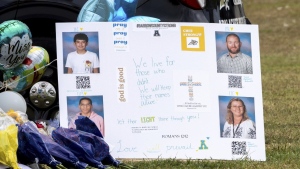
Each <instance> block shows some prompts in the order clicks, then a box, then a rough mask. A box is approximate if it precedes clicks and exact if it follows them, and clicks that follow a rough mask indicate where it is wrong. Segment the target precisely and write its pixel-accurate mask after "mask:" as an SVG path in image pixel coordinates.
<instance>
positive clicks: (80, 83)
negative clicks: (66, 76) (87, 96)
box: [76, 76, 91, 89]
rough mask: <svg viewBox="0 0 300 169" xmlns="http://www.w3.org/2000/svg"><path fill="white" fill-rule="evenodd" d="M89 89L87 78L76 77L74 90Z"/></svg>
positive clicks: (88, 78)
mask: <svg viewBox="0 0 300 169" xmlns="http://www.w3.org/2000/svg"><path fill="white" fill-rule="evenodd" d="M89 88H91V83H90V77H89V76H76V89H89Z"/></svg>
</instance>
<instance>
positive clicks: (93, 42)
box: [62, 32, 100, 74]
mask: <svg viewBox="0 0 300 169" xmlns="http://www.w3.org/2000/svg"><path fill="white" fill-rule="evenodd" d="M62 38H63V65H64V73H65V74H88V73H100V61H99V60H100V59H99V58H100V57H99V56H100V55H99V38H98V32H63V33H62Z"/></svg>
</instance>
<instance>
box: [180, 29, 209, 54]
mask: <svg viewBox="0 0 300 169" xmlns="http://www.w3.org/2000/svg"><path fill="white" fill-rule="evenodd" d="M204 39H205V38H204V27H200V26H182V27H181V49H182V50H184V51H205V41H204Z"/></svg>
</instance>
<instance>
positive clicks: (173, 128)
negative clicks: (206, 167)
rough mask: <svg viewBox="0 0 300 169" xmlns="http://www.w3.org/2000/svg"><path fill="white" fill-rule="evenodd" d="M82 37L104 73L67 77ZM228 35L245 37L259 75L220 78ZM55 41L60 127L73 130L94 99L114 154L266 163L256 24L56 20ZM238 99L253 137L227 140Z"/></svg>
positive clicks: (246, 51) (245, 49)
mask: <svg viewBox="0 0 300 169" xmlns="http://www.w3.org/2000/svg"><path fill="white" fill-rule="evenodd" d="M79 32H82V33H86V34H88V36H89V38H90V39H89V44H88V47H89V48H87V50H89V51H94V52H95V53H96V54H97V55H98V56H99V62H100V73H91V74H85V73H83V74H67V72H66V68H65V62H66V57H67V54H68V52H71V51H74V50H75V48H74V44H73V36H74V34H76V33H79ZM229 33H234V34H236V35H238V36H239V37H240V41H241V42H242V45H241V52H243V53H244V54H247V55H249V56H250V58H251V59H252V63H251V64H252V70H253V73H250V74H243V73H242V74H240V73H236V74H234V73H217V59H219V58H220V56H221V55H223V54H225V53H228V50H227V47H226V36H227V35H228V34H229ZM56 39H57V60H58V78H59V103H60V122H61V124H60V125H61V126H62V127H68V123H69V120H70V118H72V117H73V116H74V114H75V113H77V112H79V109H78V104H79V103H78V100H79V98H81V97H90V98H91V99H92V100H93V106H94V107H93V108H94V109H95V110H94V111H95V112H96V113H98V114H99V115H100V116H102V117H103V119H104V129H105V137H104V139H105V140H106V142H108V143H109V144H110V145H111V153H112V156H113V157H116V158H158V157H159V158H176V159H228V160H233V159H241V158H247V159H252V160H261V161H265V160H266V154H265V138H264V120H263V100H262V86H261V69H260V51H259V35H258V26H257V25H226V24H205V23H163V22H160V23H127V22H121V23H112V22H103V23H100V22H99V23H92V22H89V23H79V22H77V23H57V24H56ZM232 98H239V99H241V100H243V102H244V104H245V107H246V109H247V114H248V116H249V119H250V120H251V121H252V122H253V123H254V124H255V128H254V129H255V130H254V131H253V130H252V131H251V132H250V134H252V136H254V137H252V138H224V137H223V136H222V132H223V127H224V124H225V121H226V113H227V108H226V107H227V105H228V102H229V100H231V99H232ZM229 126H230V125H229ZM242 128H246V127H245V126H243V125H240V126H239V128H238V129H239V130H241V129H242ZM229 129H230V128H229ZM252 129H253V128H252ZM237 131H238V130H237V129H235V131H234V130H233V131H232V130H231V129H230V130H229V131H227V132H228V133H227V134H229V135H230V134H231V133H232V132H233V133H235V134H237ZM247 132H249V131H247ZM248 134H249V133H248Z"/></svg>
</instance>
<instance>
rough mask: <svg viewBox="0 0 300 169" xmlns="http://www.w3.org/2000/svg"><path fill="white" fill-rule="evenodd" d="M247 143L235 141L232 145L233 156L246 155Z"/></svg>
mask: <svg viewBox="0 0 300 169" xmlns="http://www.w3.org/2000/svg"><path fill="white" fill-rule="evenodd" d="M246 147H247V146H246V141H233V142H232V143H231V150H232V155H246V154H247V150H246Z"/></svg>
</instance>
